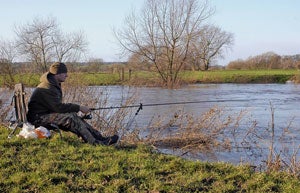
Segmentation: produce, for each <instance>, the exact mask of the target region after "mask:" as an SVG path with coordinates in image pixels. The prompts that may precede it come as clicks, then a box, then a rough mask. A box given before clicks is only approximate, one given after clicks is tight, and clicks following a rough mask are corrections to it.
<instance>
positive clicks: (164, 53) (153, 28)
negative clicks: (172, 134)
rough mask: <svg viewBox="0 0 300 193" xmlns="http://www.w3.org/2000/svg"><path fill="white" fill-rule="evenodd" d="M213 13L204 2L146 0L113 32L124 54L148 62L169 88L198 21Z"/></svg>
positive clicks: (199, 25)
mask: <svg viewBox="0 0 300 193" xmlns="http://www.w3.org/2000/svg"><path fill="white" fill-rule="evenodd" d="M212 13H213V10H212V9H211V8H210V7H209V6H208V2H207V1H201V3H199V2H198V1H197V0H146V1H145V6H144V9H143V10H142V12H141V13H140V14H139V15H136V14H135V13H134V12H133V13H132V14H131V15H129V16H127V17H126V19H125V27H124V29H122V30H119V31H115V36H116V38H117V40H118V42H119V43H120V45H121V47H122V49H123V51H124V53H128V52H129V53H131V54H138V55H140V56H142V57H143V58H145V60H147V61H148V62H149V63H150V64H152V65H153V66H154V68H155V70H156V72H157V73H159V75H160V77H161V80H162V82H163V84H164V85H166V86H167V87H169V88H173V87H174V86H175V85H176V83H177V82H178V75H179V72H180V71H181V69H182V67H183V66H184V65H185V63H186V61H187V56H188V53H189V48H190V44H191V41H192V40H193V39H194V36H195V35H197V34H198V31H199V30H200V29H201V26H202V24H203V23H204V21H205V20H206V19H208V18H209V17H210V16H211V15H212Z"/></svg>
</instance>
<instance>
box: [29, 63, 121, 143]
mask: <svg viewBox="0 0 300 193" xmlns="http://www.w3.org/2000/svg"><path fill="white" fill-rule="evenodd" d="M67 73H68V70H67V67H66V65H65V64H64V63H60V62H56V63H54V64H52V65H51V66H50V68H49V71H48V72H46V73H45V74H43V75H42V76H41V78H40V82H41V83H40V84H39V85H38V86H37V88H36V89H35V90H34V92H33V93H32V95H31V98H30V100H29V103H28V113H27V119H28V121H29V122H30V123H32V124H33V125H35V126H46V127H47V125H50V124H51V123H52V124H55V125H57V126H58V127H59V128H60V129H62V130H64V131H70V132H72V133H75V134H76V135H78V136H79V137H81V138H82V139H83V140H84V141H85V142H86V143H89V144H94V145H96V144H102V145H111V144H114V143H116V142H117V141H118V138H119V137H118V136H117V135H113V136H111V137H103V136H102V135H101V133H100V132H99V131H98V130H96V129H94V128H93V127H92V126H91V125H89V124H88V123H87V122H85V121H84V120H83V119H82V118H81V117H79V116H78V115H77V112H79V111H81V112H82V113H84V114H86V113H89V112H90V108H89V107H86V106H81V105H78V104H73V103H62V90H61V83H62V82H64V81H65V80H66V78H67V77H68V74H67Z"/></svg>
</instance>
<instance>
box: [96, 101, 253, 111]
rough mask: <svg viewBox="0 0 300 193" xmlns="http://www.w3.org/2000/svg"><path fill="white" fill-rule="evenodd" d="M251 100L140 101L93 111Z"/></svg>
mask: <svg viewBox="0 0 300 193" xmlns="http://www.w3.org/2000/svg"><path fill="white" fill-rule="evenodd" d="M245 101H249V100H248V99H247V100H246V99H230V100H225V99H224V100H205V101H181V102H167V103H150V104H143V103H140V104H139V105H127V106H126V105H124V106H110V107H98V108H91V109H90V110H91V111H96V110H105V109H122V108H139V110H142V109H143V107H150V106H164V105H180V104H195V103H221V102H245Z"/></svg>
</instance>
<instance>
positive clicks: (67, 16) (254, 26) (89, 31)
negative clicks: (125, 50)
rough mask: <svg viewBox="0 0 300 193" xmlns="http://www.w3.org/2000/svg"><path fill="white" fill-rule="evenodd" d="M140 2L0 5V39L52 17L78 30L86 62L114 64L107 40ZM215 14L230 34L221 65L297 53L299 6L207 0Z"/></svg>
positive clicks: (278, 0) (286, 1)
mask: <svg viewBox="0 0 300 193" xmlns="http://www.w3.org/2000/svg"><path fill="white" fill-rule="evenodd" d="M143 2H144V0H0V18H1V20H0V26H1V31H0V38H2V39H10V40H11V39H13V38H14V37H15V34H14V31H13V30H14V25H19V24H22V23H28V22H30V21H32V19H33V18H34V17H37V16H43V17H47V16H54V17H55V18H57V21H58V22H59V23H60V25H61V28H62V30H63V31H65V32H72V31H79V30H82V31H84V33H85V34H86V36H87V39H88V42H89V50H90V57H94V58H102V59H103V60H104V61H119V60H120V58H119V56H118V53H119V50H118V47H117V45H115V43H114V42H115V40H114V37H113V35H112V28H113V27H117V28H118V27H120V26H121V25H122V22H123V19H124V17H125V16H126V15H128V14H129V13H130V12H131V10H132V8H135V9H137V10H138V9H139V8H141V7H142V5H143ZM210 4H211V6H214V7H215V8H216V13H215V14H214V16H213V17H212V18H211V23H212V24H215V25H217V26H219V27H221V28H222V29H223V30H225V31H227V32H231V33H233V34H234V37H235V43H234V46H233V49H232V50H231V51H228V52H227V53H226V58H225V59H224V60H219V64H221V65H224V64H227V63H228V62H229V61H232V60H237V59H239V58H241V59H246V58H248V57H249V56H255V55H258V54H261V53H264V52H268V51H274V52H275V53H277V54H280V55H291V54H300V11H299V10H300V1H298V0H210Z"/></svg>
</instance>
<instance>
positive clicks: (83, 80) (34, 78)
mask: <svg viewBox="0 0 300 193" xmlns="http://www.w3.org/2000/svg"><path fill="white" fill-rule="evenodd" d="M297 76H299V72H298V71H297V70H216V71H200V72H198V71H197V72H196V71H185V72H182V73H181V74H180V77H181V79H182V82H183V83H185V84H193V83H285V82H286V81H287V80H291V79H295V77H297ZM39 77H40V74H18V75H15V76H14V83H16V82H22V83H24V84H25V85H26V86H36V85H37V84H38V83H39ZM4 79H5V80H6V81H8V78H7V77H6V78H5V77H4V76H0V84H1V85H4V82H6V81H4ZM68 79H69V80H68V82H72V83H74V84H76V85H89V86H92V85H118V84H125V85H138V86H153V85H159V82H160V79H159V76H158V75H157V74H156V73H153V72H141V71H138V72H133V73H132V74H131V75H129V74H128V73H126V72H125V74H124V75H123V76H121V75H120V74H119V73H114V74H111V73H110V74H108V73H107V74H106V73H69V78H68ZM14 83H12V85H14Z"/></svg>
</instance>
